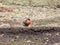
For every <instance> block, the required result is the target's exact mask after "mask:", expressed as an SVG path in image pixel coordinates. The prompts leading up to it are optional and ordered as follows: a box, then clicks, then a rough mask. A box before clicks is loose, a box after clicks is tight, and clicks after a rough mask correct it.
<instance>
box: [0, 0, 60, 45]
mask: <svg viewBox="0 0 60 45" xmlns="http://www.w3.org/2000/svg"><path fill="white" fill-rule="evenodd" d="M4 2H5V1H4ZM4 2H3V4H2V3H0V28H3V27H5V28H9V27H20V26H21V27H23V21H24V20H25V19H26V18H30V19H31V25H30V26H29V27H31V26H33V27H35V26H39V27H40V26H51V27H60V8H52V7H49V6H31V5H30V6H29V5H28V6H24V5H22V6H21V5H20V4H19V3H20V2H19V3H18V4H17V3H16V1H15V3H16V4H15V3H11V4H13V5H9V4H7V3H6V2H5V3H4ZM35 2H36V1H35ZM25 3H26V2H25ZM25 3H23V4H25ZM6 4H7V5H6ZM21 4H22V3H21ZM26 4H27V3H26ZM34 4H35V3H34ZM36 5H37V3H36ZM14 32H15V31H14ZM0 45H60V31H42V32H41V31H40V32H30V31H29V32H20V33H19V34H17V33H16V34H14V33H2V34H0Z"/></svg>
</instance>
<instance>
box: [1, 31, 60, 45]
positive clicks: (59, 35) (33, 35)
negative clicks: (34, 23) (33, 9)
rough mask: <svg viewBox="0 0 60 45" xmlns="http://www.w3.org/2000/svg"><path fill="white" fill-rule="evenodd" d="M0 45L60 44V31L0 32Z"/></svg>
mask: <svg viewBox="0 0 60 45" xmlns="http://www.w3.org/2000/svg"><path fill="white" fill-rule="evenodd" d="M0 45H60V31H54V30H53V31H51V30H50V31H40V32H30V31H29V32H20V33H18V34H17V33H16V34H14V33H5V34H0Z"/></svg>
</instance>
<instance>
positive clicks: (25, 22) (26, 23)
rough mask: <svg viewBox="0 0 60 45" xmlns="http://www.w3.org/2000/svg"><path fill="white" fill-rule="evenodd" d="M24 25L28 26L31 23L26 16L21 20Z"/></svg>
mask: <svg viewBox="0 0 60 45" xmlns="http://www.w3.org/2000/svg"><path fill="white" fill-rule="evenodd" d="M23 24H24V26H29V25H30V24H31V21H30V19H29V18H27V19H26V20H25V21H24V22H23Z"/></svg>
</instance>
